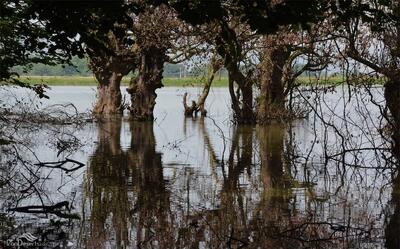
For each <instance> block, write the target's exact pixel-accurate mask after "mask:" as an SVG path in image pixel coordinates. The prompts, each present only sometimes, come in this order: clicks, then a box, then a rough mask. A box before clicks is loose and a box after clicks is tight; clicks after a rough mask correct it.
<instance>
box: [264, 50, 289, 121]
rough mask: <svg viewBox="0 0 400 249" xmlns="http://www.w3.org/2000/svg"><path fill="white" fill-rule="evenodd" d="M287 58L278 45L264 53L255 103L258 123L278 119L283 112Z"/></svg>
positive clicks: (285, 52)
mask: <svg viewBox="0 0 400 249" xmlns="http://www.w3.org/2000/svg"><path fill="white" fill-rule="evenodd" d="M289 56H290V53H289V52H288V51H287V49H286V48H285V47H284V46H280V45H278V46H273V47H271V48H267V49H266V50H265V51H264V57H263V61H262V62H261V78H260V96H259V100H258V103H257V121H258V122H259V123H265V122H267V121H268V120H269V119H276V118H279V117H280V116H281V114H282V112H284V110H285V94H284V92H285V86H284V82H283V71H284V70H283V69H284V67H285V64H286V62H287V60H288V59H289Z"/></svg>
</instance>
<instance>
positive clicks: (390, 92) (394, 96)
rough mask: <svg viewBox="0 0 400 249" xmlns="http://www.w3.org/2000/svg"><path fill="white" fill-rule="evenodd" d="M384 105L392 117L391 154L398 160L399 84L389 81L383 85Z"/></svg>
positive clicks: (399, 155) (399, 126)
mask: <svg viewBox="0 0 400 249" xmlns="http://www.w3.org/2000/svg"><path fill="white" fill-rule="evenodd" d="M385 100H386V105H387V107H388V109H389V111H390V113H391V115H392V120H391V121H392V129H393V131H392V138H393V153H394V155H395V156H396V157H397V159H398V160H400V106H399V103H400V82H399V81H390V82H387V83H386V84H385Z"/></svg>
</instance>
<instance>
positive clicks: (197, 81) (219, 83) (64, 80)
mask: <svg viewBox="0 0 400 249" xmlns="http://www.w3.org/2000/svg"><path fill="white" fill-rule="evenodd" d="M371 79H372V78H368V80H369V81H370V80H371ZM20 80H21V81H23V82H26V83H29V84H42V83H43V84H46V85H49V86H96V85H97V82H96V79H95V78H94V77H83V76H21V77H20ZM205 80H206V79H204V78H200V77H199V78H196V77H186V78H164V79H163V84H164V86H178V87H183V86H201V85H202V84H203V83H204V82H205ZM129 81H130V78H129V77H124V78H123V79H122V85H124V86H127V85H128V84H129ZM297 81H298V82H299V83H300V84H302V85H308V84H315V83H319V84H321V85H338V84H342V83H344V79H343V77H342V76H334V77H329V78H327V79H321V80H318V81H317V79H316V78H308V77H303V76H301V77H299V78H298V79H297ZM383 81H384V79H383V78H379V79H373V82H374V83H376V84H381V83H383ZM212 86H213V87H226V86H228V78H226V77H222V78H219V77H216V78H215V79H214V82H213V84H212Z"/></svg>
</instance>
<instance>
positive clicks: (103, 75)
mask: <svg viewBox="0 0 400 249" xmlns="http://www.w3.org/2000/svg"><path fill="white" fill-rule="evenodd" d="M95 76H96V79H97V81H98V82H99V85H98V87H97V101H96V104H95V106H94V109H93V113H95V114H117V113H122V112H123V108H122V103H121V101H122V96H121V91H120V85H121V80H122V74H121V73H118V72H113V71H106V72H105V71H103V72H96V73H95Z"/></svg>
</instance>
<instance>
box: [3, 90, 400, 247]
mask: <svg viewBox="0 0 400 249" xmlns="http://www.w3.org/2000/svg"><path fill="white" fill-rule="evenodd" d="M200 90H201V89H197V88H187V89H182V88H163V89H161V90H159V91H158V92H157V93H158V98H157V105H156V108H155V118H156V119H155V122H154V123H146V122H135V121H131V120H129V118H128V117H127V116H125V117H120V116H117V117H112V118H107V119H100V120H97V121H89V122H87V123H86V124H84V125H81V126H80V128H79V129H77V128H75V127H74V126H72V125H69V126H59V125H50V126H45V127H41V128H40V129H29V131H28V132H26V129H25V128H24V127H21V128H20V129H19V130H18V129H16V132H15V134H14V135H15V136H16V137H18V138H19V139H20V140H22V141H24V146H23V147H21V148H19V150H18V152H19V155H16V154H15V152H14V153H10V151H11V152H12V148H8V151H7V152H8V153H9V154H8V155H9V156H5V155H6V154H5V153H4V151H2V153H3V156H1V155H0V162H1V163H2V165H1V173H0V176H1V181H0V187H1V189H0V193H1V198H0V205H1V206H0V208H1V209H0V221H1V229H0V232H1V240H2V243H1V242H0V245H3V246H4V247H5V248H7V246H8V247H11V246H16V245H15V244H13V243H17V242H18V241H23V242H24V243H25V246H26V247H28V248H29V246H42V247H49V248H54V247H56V246H64V247H66V248H296V249H298V248H400V200H399V199H400V198H399V195H400V193H399V192H400V182H399V181H400V180H399V179H397V178H398V177H397V173H396V170H395V169H396V166H398V165H396V161H395V159H393V155H391V152H390V141H389V140H387V136H386V137H385V136H384V135H385V129H386V127H387V125H385V120H382V118H381V115H380V109H379V106H377V105H376V103H381V102H382V99H383V98H382V91H381V89H380V88H379V87H378V88H373V89H371V93H366V92H365V91H364V90H359V89H358V90H356V89H352V90H351V92H349V90H350V89H348V88H347V87H338V88H336V89H334V91H328V92H323V91H319V92H318V94H315V93H314V92H311V91H310V89H302V91H301V96H302V97H303V98H302V99H303V101H302V103H303V102H304V101H307V102H309V104H310V106H311V107H310V106H307V105H305V106H304V107H305V108H308V109H309V110H310V111H311V112H310V114H309V115H308V117H307V118H305V119H302V120H296V121H293V122H284V123H272V124H269V125H265V126H259V125H257V126H238V125H234V124H233V122H232V121H231V112H230V98H229V93H228V91H227V89H225V88H214V89H212V91H211V93H210V96H209V98H208V100H207V104H206V109H207V110H208V114H209V116H208V117H206V118H197V119H194V118H185V117H184V115H183V106H182V96H183V94H184V92H185V91H188V92H189V93H190V96H192V97H195V96H196V95H197V94H198V93H200ZM123 92H125V91H124V89H123ZM48 93H49V97H50V99H49V100H42V101H41V103H40V104H39V108H44V107H46V106H48V105H53V104H60V103H67V102H71V103H73V104H74V105H75V106H76V108H77V110H78V111H79V112H84V111H87V110H90V109H91V107H92V106H93V103H94V100H95V89H94V88H90V87H53V89H52V90H50V91H49V92H48ZM26 94H27V93H26V92H25V91H22V90H11V91H2V92H0V95H1V96H2V99H3V100H6V99H7V98H9V97H10V96H12V99H14V97H21V96H26ZM371 98H372V99H371ZM371 100H373V101H371ZM10 101H11V100H10ZM10 101H9V102H10ZM13 101H14V100H13ZM375 102H376V103H375ZM35 103H37V102H35ZM374 103H375V104H374ZM25 107H26V108H28V107H29V104H26V105H25ZM17 130H18V131H17ZM24 130H25V132H22V131H24ZM18 132H19V133H18ZM382 134H383V136H382ZM65 141H67V142H69V145H71V144H73V145H74V146H72V147H71V148H68V149H65V150H63V147H62V145H63V144H64V143H65ZM63 142H64V143H63ZM10 154H11V155H12V156H10ZM15 157H17V158H18V159H17V160H16V159H15ZM65 159H72V160H76V161H78V162H81V163H83V164H84V165H83V166H82V167H79V168H77V169H76V170H72V171H68V169H71V168H74V167H77V166H78V164H76V163H73V162H71V161H70V162H67V163H66V164H64V165H62V167H64V169H67V170H62V169H60V168H51V167H45V166H42V167H40V166H38V165H35V164H37V163H39V162H60V161H62V160H65ZM10 161H11V162H10ZM54 165H55V164H46V166H54ZM65 202H68V204H65ZM55 204H59V207H54V205H55ZM64 204H65V205H64ZM39 205H41V206H43V205H44V206H46V208H45V210H43V207H42V209H40V210H39V209H38V207H37V206H39ZM18 207H19V208H21V207H25V209H26V208H29V207H30V209H29V211H30V212H25V211H26V210H22V209H18ZM15 208H17V209H15ZM27 233H28V234H29V235H30V237H29V236H28V237H27V238H26V234H27ZM24 234H25V235H24ZM21 236H22V237H24V236H25V238H22V237H21ZM32 236H33V237H32ZM29 243H31V244H29ZM34 243H37V244H36V245H35V244H34ZM39 243H41V244H39Z"/></svg>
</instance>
